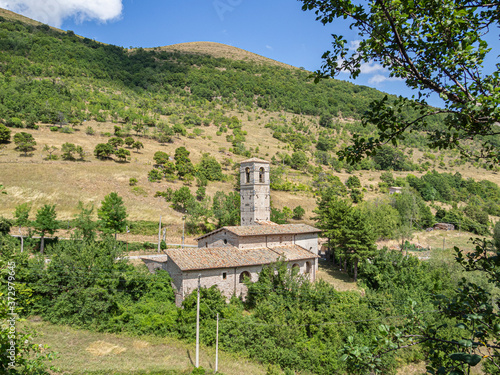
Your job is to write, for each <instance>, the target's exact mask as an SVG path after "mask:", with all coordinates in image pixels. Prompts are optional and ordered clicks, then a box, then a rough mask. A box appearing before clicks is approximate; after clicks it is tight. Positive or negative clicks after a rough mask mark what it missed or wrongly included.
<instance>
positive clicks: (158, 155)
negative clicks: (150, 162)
mask: <svg viewBox="0 0 500 375" xmlns="http://www.w3.org/2000/svg"><path fill="white" fill-rule="evenodd" d="M153 159H154V161H155V163H156V164H158V165H163V164H165V163H167V162H168V159H169V155H168V154H167V153H166V152H163V151H156V152H155V154H154V156H153Z"/></svg>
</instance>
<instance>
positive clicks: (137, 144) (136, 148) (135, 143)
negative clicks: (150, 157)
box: [132, 141, 144, 152]
mask: <svg viewBox="0 0 500 375" xmlns="http://www.w3.org/2000/svg"><path fill="white" fill-rule="evenodd" d="M132 148H135V152H139V150H140V149H141V148H144V145H143V144H142V142H141V141H135V142H134V144H133V145H132Z"/></svg>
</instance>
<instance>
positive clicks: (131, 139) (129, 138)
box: [125, 137, 135, 147]
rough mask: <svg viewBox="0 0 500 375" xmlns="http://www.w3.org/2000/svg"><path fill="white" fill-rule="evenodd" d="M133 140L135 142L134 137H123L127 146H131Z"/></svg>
mask: <svg viewBox="0 0 500 375" xmlns="http://www.w3.org/2000/svg"><path fill="white" fill-rule="evenodd" d="M134 142H135V141H134V138H132V137H127V138H125V144H126V145H127V147H132V146H133V144H134Z"/></svg>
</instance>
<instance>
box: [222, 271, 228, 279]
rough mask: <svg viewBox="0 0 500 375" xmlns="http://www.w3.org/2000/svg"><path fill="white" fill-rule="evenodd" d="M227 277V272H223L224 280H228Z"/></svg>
mask: <svg viewBox="0 0 500 375" xmlns="http://www.w3.org/2000/svg"><path fill="white" fill-rule="evenodd" d="M226 279H227V272H222V280H226Z"/></svg>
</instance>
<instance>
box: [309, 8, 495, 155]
mask: <svg viewBox="0 0 500 375" xmlns="http://www.w3.org/2000/svg"><path fill="white" fill-rule="evenodd" d="M301 1H302V2H303V7H302V9H303V10H314V11H315V13H316V15H317V20H319V21H321V22H322V23H323V24H325V25H326V24H329V23H332V22H334V21H335V20H336V19H339V18H344V19H347V20H348V22H349V23H350V28H351V29H355V30H357V31H358V35H359V39H360V43H359V44H356V46H355V47H354V50H352V49H350V48H349V47H348V43H347V40H346V39H345V38H344V37H343V36H341V35H335V34H334V35H332V36H333V51H327V52H326V53H325V54H324V55H323V58H324V64H323V66H322V68H321V69H320V70H319V71H318V72H317V74H316V80H317V81H318V80H319V79H320V78H323V77H330V76H335V75H337V74H338V73H340V72H341V71H344V72H345V71H347V72H349V73H350V76H351V77H352V78H356V77H357V76H358V75H359V74H360V72H361V66H362V64H363V63H371V62H376V63H379V64H381V65H382V66H383V67H384V68H386V69H388V70H389V74H390V76H391V77H397V78H401V79H402V80H404V82H405V83H406V85H407V86H408V87H410V88H412V89H415V90H416V91H417V92H418V97H414V98H413V100H409V99H406V98H403V97H399V99H398V100H396V101H395V102H391V101H390V100H388V98H387V97H385V98H382V99H380V100H375V101H374V102H373V103H372V104H371V106H370V109H369V110H368V111H367V112H366V113H365V115H364V118H363V121H364V123H365V124H368V123H373V124H375V125H376V126H377V127H378V130H379V134H378V135H377V136H374V137H363V136H359V135H357V136H356V135H355V137H354V145H352V146H348V147H347V148H345V149H344V150H343V152H342V153H341V155H342V156H343V157H347V159H351V160H359V159H360V158H362V157H363V156H365V155H372V154H373V153H375V152H376V150H377V148H379V147H380V146H381V145H383V144H386V143H388V142H392V143H393V144H397V143H398V141H400V140H403V139H404V138H405V137H406V136H407V134H408V133H409V132H412V131H421V132H425V133H427V135H428V142H429V144H430V145H431V146H433V147H438V148H450V147H457V148H459V149H460V150H461V151H462V152H463V153H464V154H466V155H468V156H474V157H483V158H486V159H487V160H489V161H490V162H494V163H498V162H500V151H499V150H498V148H497V147H495V144H494V143H493V142H491V139H490V138H489V137H492V136H498V135H499V134H500V127H499V123H500V110H499V108H498V104H499V102H500V91H499V90H498V87H499V86H500V81H499V79H500V77H499V74H498V65H497V66H496V70H495V69H494V70H493V71H492V72H488V71H487V69H485V68H484V62H485V60H486V59H487V58H488V57H489V55H490V54H493V53H495V51H494V50H493V49H492V48H491V47H490V46H489V45H488V35H487V34H488V33H489V31H490V29H496V27H495V26H498V21H499V14H500V13H499V12H498V10H499V3H498V1H482V0H479V1H468V0H444V1H431V2H429V1H427V0H416V1H396V0H382V1H381V0H377V1H373V0H372V1H368V2H366V4H365V5H360V4H358V2H354V1H351V0H301ZM431 94H438V95H439V96H440V97H441V99H442V100H443V102H444V105H443V108H432V107H430V106H428V105H427V101H426V100H427V98H429V96H430V95H431ZM409 109H413V110H414V111H415V112H414V113H415V115H414V116H409V117H408V116H405V115H404V114H405V113H406V112H407V111H408V110H409ZM436 115H440V116H445V123H446V128H444V129H437V128H435V127H432V126H429V124H428V121H429V119H430V118H432V116H436ZM470 139H478V140H481V141H482V147H481V149H480V150H479V151H474V150H473V149H471V148H469V146H468V142H467V141H468V140H470Z"/></svg>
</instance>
